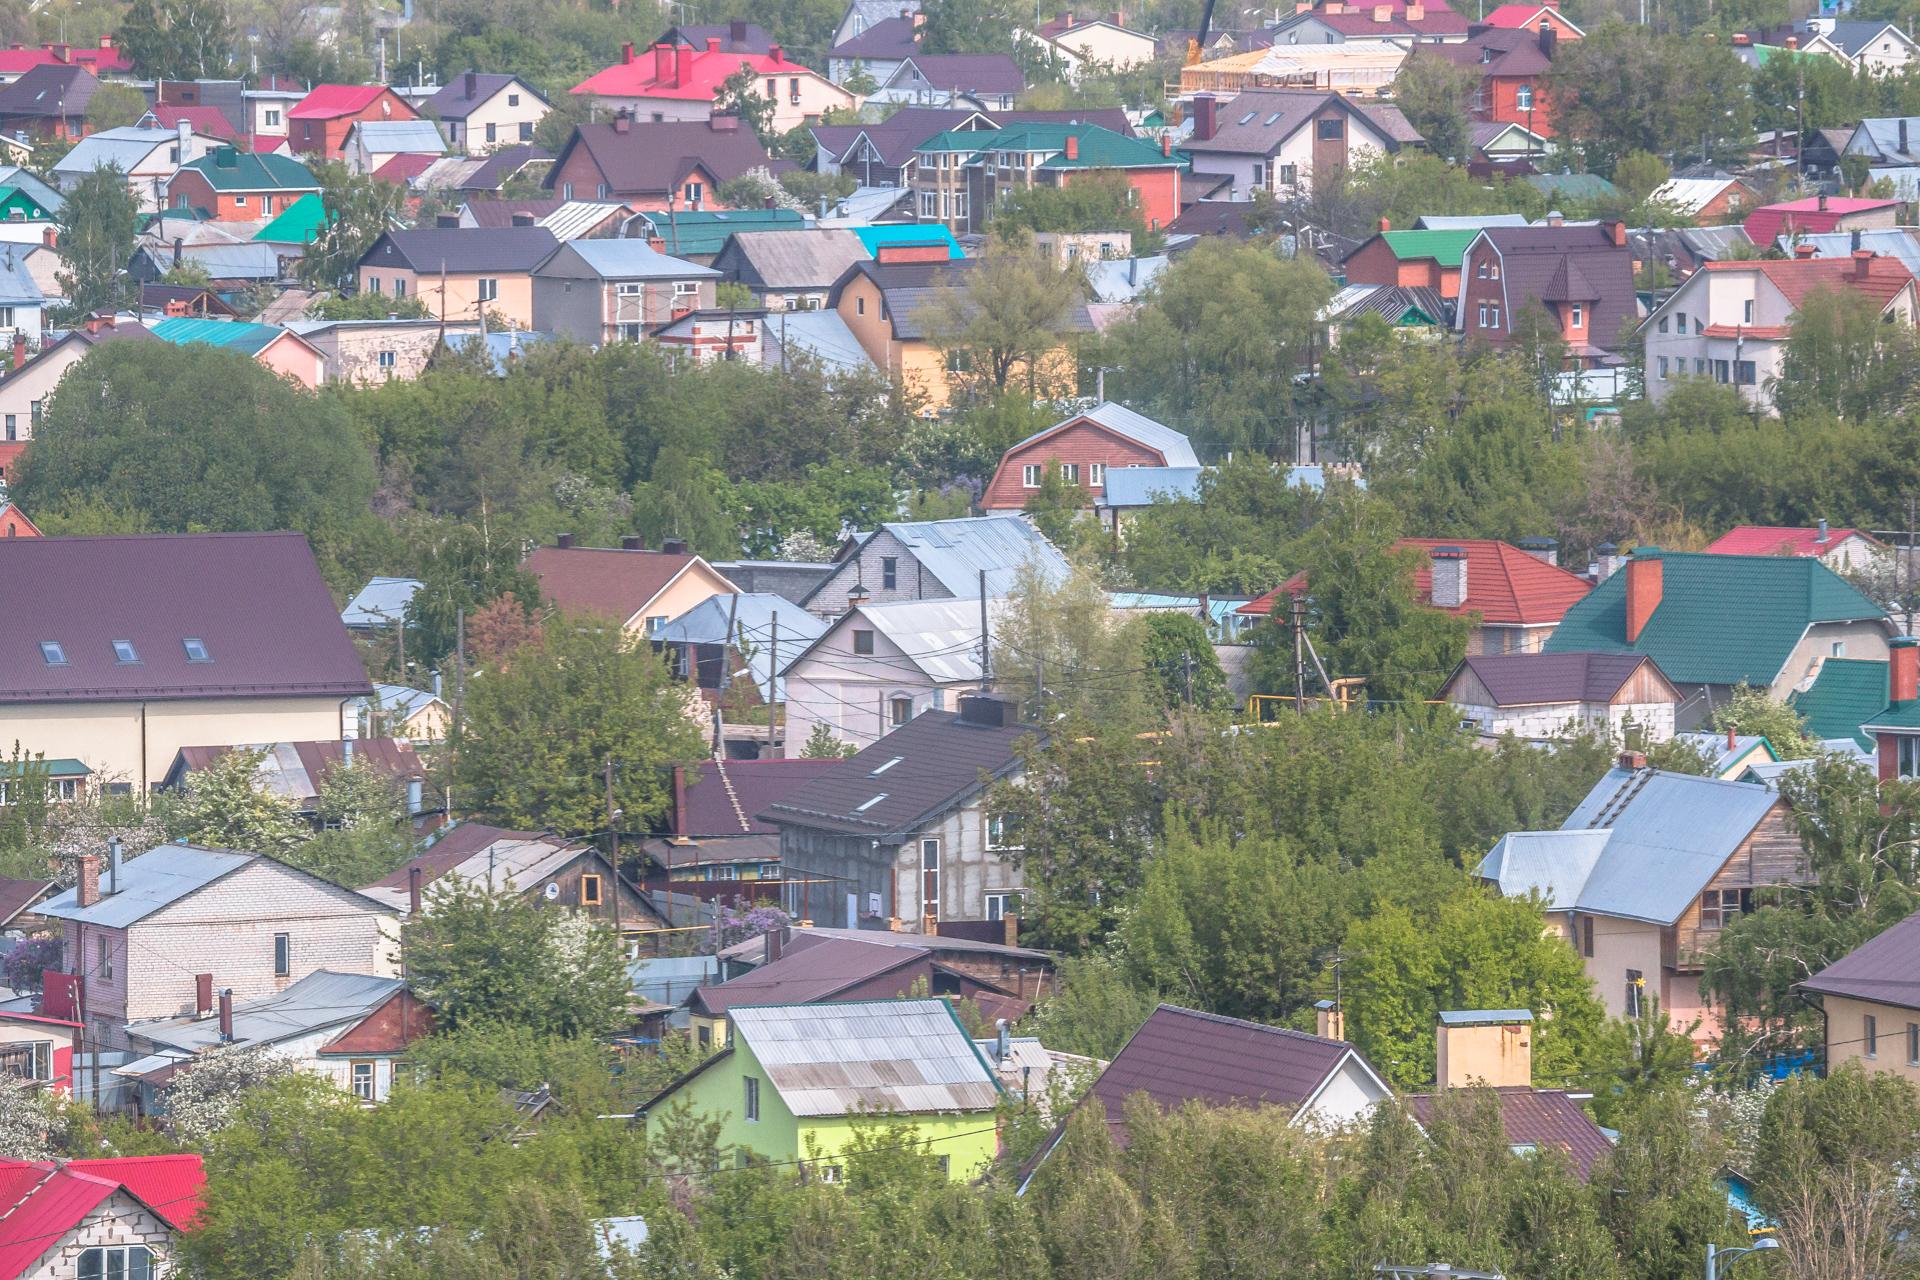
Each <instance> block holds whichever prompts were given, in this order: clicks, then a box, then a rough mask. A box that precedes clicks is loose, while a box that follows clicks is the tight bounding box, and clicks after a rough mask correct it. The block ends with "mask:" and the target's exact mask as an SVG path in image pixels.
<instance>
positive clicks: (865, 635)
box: [853, 631, 873, 653]
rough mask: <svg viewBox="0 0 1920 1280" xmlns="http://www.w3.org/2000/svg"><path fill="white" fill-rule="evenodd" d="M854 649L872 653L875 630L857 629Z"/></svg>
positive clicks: (854, 637)
mask: <svg viewBox="0 0 1920 1280" xmlns="http://www.w3.org/2000/svg"><path fill="white" fill-rule="evenodd" d="M853 651H854V652H855V653H872V652H873V632H871V631H855V632H854V633H853Z"/></svg>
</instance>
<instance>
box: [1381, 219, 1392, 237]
mask: <svg viewBox="0 0 1920 1280" xmlns="http://www.w3.org/2000/svg"><path fill="white" fill-rule="evenodd" d="M1391 230H1393V219H1392V218H1388V217H1385V216H1382V217H1381V219H1380V234H1381V235H1385V234H1387V232H1389V231H1391Z"/></svg>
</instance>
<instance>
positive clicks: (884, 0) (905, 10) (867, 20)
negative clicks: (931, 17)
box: [832, 0, 920, 44]
mask: <svg viewBox="0 0 1920 1280" xmlns="http://www.w3.org/2000/svg"><path fill="white" fill-rule="evenodd" d="M918 12H920V0H847V8H846V12H844V13H842V14H841V15H840V25H839V26H837V27H835V28H834V29H833V40H832V43H834V44H844V43H845V42H846V41H848V40H851V39H852V38H853V37H855V36H857V35H859V34H860V33H861V32H863V31H869V30H871V29H872V28H873V27H875V26H876V25H878V24H879V23H882V22H886V21H889V20H891V19H893V18H897V17H899V16H900V15H902V14H906V15H908V16H912V15H913V14H916V13H918Z"/></svg>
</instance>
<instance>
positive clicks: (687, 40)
mask: <svg viewBox="0 0 1920 1280" xmlns="http://www.w3.org/2000/svg"><path fill="white" fill-rule="evenodd" d="M709 40H718V41H719V42H720V47H721V48H722V49H724V50H725V51H726V52H728V53H771V52H773V37H772V36H770V35H768V34H767V29H766V28H765V27H763V26H761V25H760V24H759V23H757V22H748V21H747V20H746V19H744V18H732V19H729V20H728V21H726V22H709V23H696V22H685V23H680V24H679V25H677V26H672V27H668V28H667V29H666V30H665V31H663V32H661V33H660V36H659V38H658V39H655V40H653V41H651V42H650V43H649V47H651V46H652V45H656V44H671V45H685V46H687V48H689V49H704V48H706V47H707V41H709Z"/></svg>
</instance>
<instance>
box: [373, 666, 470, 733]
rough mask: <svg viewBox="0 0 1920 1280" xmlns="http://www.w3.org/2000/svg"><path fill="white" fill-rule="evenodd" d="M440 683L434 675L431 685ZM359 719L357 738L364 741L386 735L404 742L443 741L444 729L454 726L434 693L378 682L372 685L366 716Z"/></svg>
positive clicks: (443, 703)
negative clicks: (361, 738) (358, 735)
mask: <svg viewBox="0 0 1920 1280" xmlns="http://www.w3.org/2000/svg"><path fill="white" fill-rule="evenodd" d="M439 683H440V681H439V678H438V676H436V677H435V679H434V684H435V685H436V686H437V685H438V684H439ZM360 719H361V724H360V736H361V737H363V738H377V737H381V736H383V735H387V736H391V737H395V738H400V739H404V740H405V741H407V742H423V743H434V742H445V741H446V740H447V730H448V729H449V728H450V727H451V725H452V723H453V715H452V712H451V711H450V710H449V709H448V707H447V703H446V700H445V699H443V698H442V697H441V696H440V694H439V693H438V692H437V691H435V692H428V691H427V690H425V689H411V688H408V687H407V686H406V685H403V684H381V683H379V682H377V681H376V682H375V684H374V686H373V696H372V697H371V698H368V699H367V701H366V703H365V714H364V715H362V716H361V718H360Z"/></svg>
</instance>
